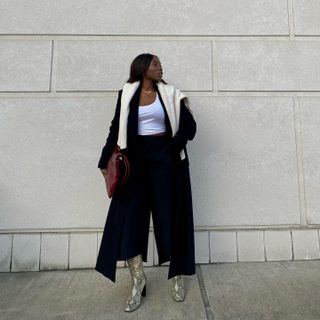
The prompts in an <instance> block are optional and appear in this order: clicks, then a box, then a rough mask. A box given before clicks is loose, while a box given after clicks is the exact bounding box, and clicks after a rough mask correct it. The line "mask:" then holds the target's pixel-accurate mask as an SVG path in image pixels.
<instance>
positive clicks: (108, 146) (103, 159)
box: [98, 90, 122, 169]
mask: <svg viewBox="0 0 320 320" xmlns="http://www.w3.org/2000/svg"><path fill="white" fill-rule="evenodd" d="M121 95H122V90H120V91H119V92H118V100H117V105H116V110H115V114H114V117H113V119H112V121H111V125H110V128H109V134H108V136H107V139H106V143H105V145H104V147H103V149H102V152H101V156H100V159H99V162H98V168H100V169H105V168H106V167H107V163H108V161H109V159H110V157H111V155H112V152H113V149H114V147H115V146H116V145H117V141H118V132H119V119H120V106H121Z"/></svg>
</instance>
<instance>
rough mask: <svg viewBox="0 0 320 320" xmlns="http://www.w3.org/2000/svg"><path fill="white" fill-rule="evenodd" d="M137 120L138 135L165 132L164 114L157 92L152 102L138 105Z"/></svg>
mask: <svg viewBox="0 0 320 320" xmlns="http://www.w3.org/2000/svg"><path fill="white" fill-rule="evenodd" d="M138 121H139V122H138V134H139V135H142V136H143V135H149V134H155V133H163V132H166V123H165V114H164V110H163V107H162V105H161V102H160V100H159V97H158V93H157V92H156V100H155V101H154V102H153V103H151V104H148V105H146V106H139V113H138Z"/></svg>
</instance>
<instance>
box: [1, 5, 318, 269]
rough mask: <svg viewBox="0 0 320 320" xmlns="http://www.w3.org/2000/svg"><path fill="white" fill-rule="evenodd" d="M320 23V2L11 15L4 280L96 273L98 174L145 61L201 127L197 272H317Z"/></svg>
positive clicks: (101, 204)
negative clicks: (130, 83)
mask: <svg viewBox="0 0 320 320" xmlns="http://www.w3.org/2000/svg"><path fill="white" fill-rule="evenodd" d="M319 14H320V3H319V1H316V0H309V1H296V0H268V1H265V0H264V1H262V0H261V1H256V0H255V1H252V0H245V1H241V2H240V1H236V0H230V1H222V0H213V1H212V0H210V1H209V0H201V1H194V0H189V1H185V2H184V3H183V4H182V3H178V2H175V3H173V2H169V1H168V2H161V1H155V0H152V1H146V2H144V4H143V6H142V5H139V4H138V3H137V2H134V1H124V0H119V1H116V2H108V1H107V2H101V1H98V0H92V1H90V2H88V1H81V0H80V1H79V0H77V1H75V0H67V1H61V0H57V1H55V2H54V3H53V2H52V1H48V0H45V1H43V0H41V1H40V0H36V1H32V3H30V2H29V1H27V0H22V1H5V5H4V6H2V8H1V10H0V70H1V72H0V148H1V150H0V151H1V152H0V168H1V181H0V182H1V184H0V187H1V188H0V190H1V196H0V200H1V201H0V271H4V272H8V271H28V270H29V271H35V270H50V269H68V268H92V267H94V264H95V261H96V257H97V252H98V249H99V245H100V241H101V235H102V230H103V227H104V223H105V220H106V215H107V210H108V207H109V200H108V199H107V198H106V193H105V186H104V182H103V179H102V176H101V173H100V171H99V170H98V169H97V162H98V159H99V157H100V152H101V149H102V147H103V145H104V143H105V139H106V135H107V133H108V129H109V126H110V121H111V119H112V116H113V113H114V108H115V102H116V96H117V90H119V89H120V88H121V87H122V85H123V83H124V82H125V81H126V80H127V78H128V75H129V65H130V63H131V61H132V59H133V58H134V57H135V56H136V55H138V54H139V53H142V52H152V53H155V54H157V55H158V56H159V58H160V60H161V62H162V64H163V67H164V79H165V80H166V81H167V82H168V83H171V84H174V85H175V86H176V87H178V88H179V89H181V90H182V91H184V92H185V93H186V94H187V95H188V96H189V97H190V101H191V106H192V109H193V112H194V116H195V118H196V120H197V123H198V133H197V136H196V138H195V140H194V141H192V142H190V143H189V144H188V150H189V154H190V170H191V179H192V191H193V200H194V222H195V240H196V260H197V262H198V263H216V262H238V261H273V260H294V259H298V260H300V259H302V260H304V259H319V255H320V250H319V229H320V215H319V212H320V200H319V199H320V198H319V196H318V195H319V191H320V187H319V186H320V162H319V160H318V159H319V156H320V138H319V137H320V129H319V128H320V109H319V103H320V72H319V70H320V58H319V57H320V41H319V35H320V22H319V21H320V20H319V19H318V17H319ZM157 263H158V256H157V250H156V244H155V240H154V236H153V228H152V225H151V228H150V236H149V251H148V262H146V263H145V265H156V264H157ZM118 266H119V267H121V266H124V262H122V261H119V263H118Z"/></svg>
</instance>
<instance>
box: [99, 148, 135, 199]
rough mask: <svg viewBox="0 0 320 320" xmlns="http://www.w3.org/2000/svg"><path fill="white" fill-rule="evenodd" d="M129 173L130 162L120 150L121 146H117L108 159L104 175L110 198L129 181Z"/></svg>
mask: <svg viewBox="0 0 320 320" xmlns="http://www.w3.org/2000/svg"><path fill="white" fill-rule="evenodd" d="M129 174H130V164H129V161H128V158H127V156H126V155H124V154H123V153H122V152H121V151H120V147H119V146H116V147H115V148H114V150H113V153H112V155H111V157H110V159H109V161H108V165H107V168H106V174H105V176H104V178H105V181H106V187H107V194H108V197H109V198H112V196H113V194H114V192H115V191H116V190H117V189H119V188H120V187H121V186H123V185H124V184H125V183H126V182H127V180H128V178H129Z"/></svg>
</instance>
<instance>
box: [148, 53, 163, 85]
mask: <svg viewBox="0 0 320 320" xmlns="http://www.w3.org/2000/svg"><path fill="white" fill-rule="evenodd" d="M144 77H145V78H147V79H150V80H154V81H160V80H161V79H162V66H161V62H160V60H159V58H158V57H153V59H152V60H151V63H150V65H149V68H148V69H147V71H146V72H145V74H144Z"/></svg>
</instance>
